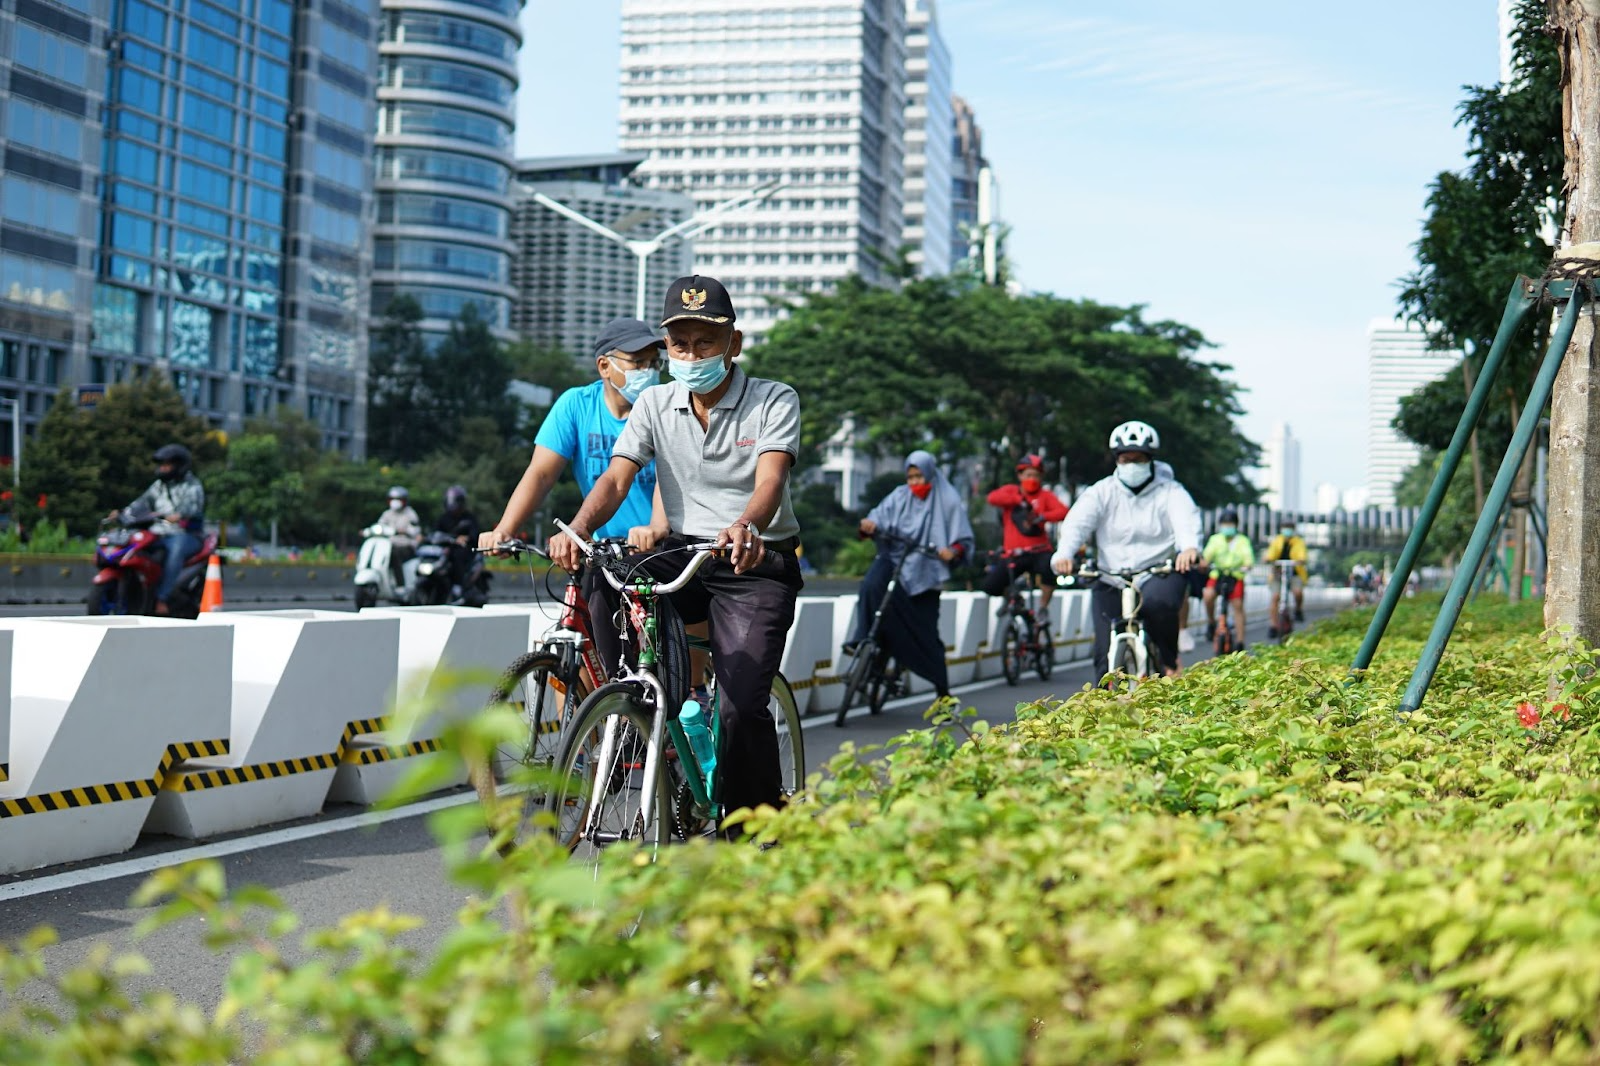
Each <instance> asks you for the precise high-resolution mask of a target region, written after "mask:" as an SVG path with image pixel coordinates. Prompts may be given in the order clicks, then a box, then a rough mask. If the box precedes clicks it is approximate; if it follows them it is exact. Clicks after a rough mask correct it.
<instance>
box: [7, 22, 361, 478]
mask: <svg viewBox="0 0 1600 1066" xmlns="http://www.w3.org/2000/svg"><path fill="white" fill-rule="evenodd" d="M74 9H76V10H74ZM93 10H94V11H96V12H98V13H99V14H100V16H101V17H102V18H104V19H105V20H106V21H104V22H100V21H98V20H97V19H95V18H93V17H91V5H90V4H89V3H88V2H87V0H65V2H64V3H51V2H47V0H15V7H14V9H13V11H12V12H11V13H8V14H0V55H7V56H9V59H10V68H11V69H10V70H9V72H8V74H9V86H10V89H11V92H10V94H9V95H8V97H7V98H6V99H5V100H4V101H3V103H0V107H3V108H4V110H5V112H6V115H5V122H4V129H5V130H6V132H7V137H8V138H9V140H8V141H7V142H6V143H5V145H4V149H5V153H6V162H5V176H4V180H5V181H6V182H7V183H8V187H7V195H6V197H5V200H6V202H7V207H6V212H7V216H8V222H7V226H8V233H9V227H10V225H11V222H10V221H9V216H10V214H11V213H12V211H13V208H12V205H13V204H14V203H17V202H18V201H14V200H13V199H12V196H11V195H10V187H9V183H11V182H13V181H14V180H18V181H20V180H26V181H28V182H30V183H31V185H30V187H29V188H27V189H26V192H27V195H28V196H29V197H30V198H31V199H32V200H38V198H39V197H41V196H44V197H46V198H47V199H48V201H49V202H50V203H51V204H52V205H53V209H52V210H51V211H49V212H33V213H32V214H33V217H34V219H35V221H34V224H33V225H32V227H31V228H30V230H29V232H27V233H26V234H24V237H25V238H26V239H25V240H11V239H7V240H6V241H5V242H0V243H3V247H4V249H5V250H6V251H8V252H9V251H11V250H12V247H13V245H16V246H17V248H18V250H19V254H18V255H17V256H16V257H15V258H16V259H17V260H19V261H21V265H20V266H19V265H17V263H16V262H12V261H10V260H7V262H6V265H5V266H4V268H3V273H0V331H3V330H4V329H5V327H6V326H7V325H11V324H14V321H15V319H16V317H17V315H18V313H19V312H25V313H26V314H28V315H30V316H31V318H32V321H31V323H30V330H29V332H30V333H32V334H34V335H35V337H37V338H38V339H37V340H32V339H29V338H27V337H23V338H19V341H20V342H21V343H22V345H23V349H24V351H26V350H27V346H28V345H31V344H39V343H45V344H46V345H48V344H49V343H51V341H50V338H52V337H58V338H59V340H60V345H61V349H62V357H61V360H60V364H59V366H58V368H57V369H56V374H55V377H56V379H57V381H60V382H71V381H76V382H78V383H83V384H108V383H112V382H117V381H122V380H124V379H126V378H127V377H128V376H129V375H130V374H135V373H138V372H140V370H141V369H142V368H147V367H153V366H159V367H162V368H163V369H165V370H166V371H167V372H168V373H169V374H170V376H171V377H172V379H173V381H174V382H175V383H176V384H177V385H178V387H179V388H180V389H181V390H182V391H183V393H184V395H185V396H186V397H187V399H188V401H189V403H190V406H191V407H192V408H193V409H194V410H195V411H196V412H198V413H200V414H203V415H205V416H206V417H207V418H209V419H210V420H211V421H212V422H213V423H214V424H216V425H218V426H221V427H223V428H227V429H231V430H237V429H238V428H239V427H240V426H241V425H242V423H243V421H244V419H246V418H248V417H251V416H253V415H261V414H267V413H270V412H272V411H273V410H275V409H277V408H280V407H288V408H292V409H294V410H297V411H300V412H301V413H303V414H306V415H308V416H309V417H310V418H311V419H312V420H313V421H315V422H316V423H318V424H319V425H320V426H321V427H322V430H323V437H324V443H325V445H327V446H329V447H334V448H338V449H339V450H342V451H344V452H346V453H350V454H360V453H361V452H362V451H363V450H364V422H365V417H364V392H365V372H366V337H367V322H366V315H367V308H368V296H369V293H368V288H367V281H366V279H367V278H368V277H369V276H370V262H371V260H370V252H369V250H368V248H369V242H368V241H367V239H366V235H367V233H368V231H369V228H370V227H369V226H368V221H369V219H370V218H371V214H372V201H371V193H370V191H369V190H370V188H371V172H370V169H369V167H370V164H369V160H370V158H371V146H372V130H373V126H374V121H373V107H374V105H373V97H374V80H375V74H376V70H377V48H376V44H377V39H378V28H379V12H378V9H377V4H376V3H375V2H374V0H320V2H319V3H318V4H317V5H316V7H315V8H312V7H310V6H308V5H303V4H302V5H298V6H297V5H296V4H294V3H291V2H290V0H232V2H219V3H216V4H213V3H209V2H207V0H173V2H166V3H160V2H154V0H110V3H109V6H108V7H106V8H103V7H101V6H100V5H99V4H95V5H93ZM100 40H103V41H104V42H105V48H104V49H103V50H101V49H96V48H95V47H93V45H94V42H96V41H100ZM22 64H34V65H43V66H46V67H48V68H49V69H46V70H43V71H37V72H35V71H31V70H30V71H21V70H20V67H21V65H22ZM19 74H20V75H21V80H20V82H19ZM19 84H20V85H21V86H22V92H19V90H18V86H19ZM67 86H75V89H71V90H69V89H68V88H67ZM85 86H92V87H97V88H96V91H88V90H85V89H84V87H85ZM102 91H103V96H102V95H101V92H102ZM74 92H75V93H76V94H77V95H76V96H74V95H73V93H74ZM19 105H20V106H19ZM101 116H103V123H104V125H103V127H101V125H100V123H99V122H98V121H97V119H99V118H100V117H101ZM19 137H20V138H21V139H22V141H23V143H22V144H21V145H20V146H19V145H18V144H17V141H18V139H19ZM74 148H76V149H77V151H76V158H73V156H74V153H73V151H72V150H73V149H74ZM14 150H20V151H21V152H22V153H23V154H22V155H21V156H18V157H17V159H20V161H21V165H20V166H19V165H17V161H16V160H14V158H13V152H14ZM74 185H76V192H77V195H78V196H79V198H80V201H82V200H87V201H88V202H87V203H83V202H80V204H79V210H78V212H77V216H76V221H77V222H78V232H77V233H76V234H73V235H69V234H67V233H65V232H62V233H41V232H39V231H40V230H41V229H44V228H47V227H45V226H43V225H42V224H41V221H40V220H44V219H51V220H65V221H61V222H60V223H59V226H58V228H60V229H63V230H65V229H66V228H68V227H69V225H70V221H71V216H70V214H69V213H67V212H65V211H64V210H63V207H64V204H65V201H64V200H63V199H62V196H63V193H64V192H65V193H68V194H70V193H71V192H72V191H73V186H74ZM34 186H37V188H34ZM41 190H42V191H41ZM30 202H31V201H30ZM16 210H17V211H19V212H20V208H17V209H16ZM17 225H18V228H19V229H22V228H24V226H25V225H26V224H25V223H20V222H19V223H18V224H17ZM74 236H75V237H76V243H75V244H74V243H73V240H72V237H74ZM69 246H71V247H70V250H71V251H72V252H74V253H75V255H73V256H69V255H68V254H67V253H68V251H69ZM69 258H72V259H74V260H75V261H72V262H68V259H69ZM30 272H31V273H30ZM69 274H70V275H71V276H70V278H69ZM85 310H87V311H88V312H89V313H88V314H87V315H85V314H83V312H84V311H85ZM55 311H62V312H64V314H63V316H62V319H63V323H66V322H67V321H68V320H71V319H73V318H74V317H75V319H76V324H72V325H65V326H64V328H65V329H66V330H67V331H68V332H70V337H65V336H60V330H57V331H56V332H55V333H52V332H51V331H50V330H48V329H41V326H40V323H41V322H43V323H44V325H46V326H49V325H52V324H53V323H54V322H55V319H54V318H53V317H52V313H53V312H55ZM19 332H21V331H19ZM44 350H46V351H48V350H50V349H49V348H48V347H46V348H45V349H44ZM5 369H6V368H5V367H4V366H0V372H3V371H4V370H5ZM24 369H26V368H25V367H24ZM46 376H48V375H46ZM9 384H11V382H10V381H9V380H7V379H5V378H4V377H3V375H0V390H3V389H4V388H5V386H7V385H9ZM53 384H55V383H54V382H41V383H40V385H41V386H43V385H53ZM29 387H31V384H30V386H29Z"/></svg>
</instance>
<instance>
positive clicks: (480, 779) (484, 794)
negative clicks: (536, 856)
mask: <svg viewBox="0 0 1600 1066" xmlns="http://www.w3.org/2000/svg"><path fill="white" fill-rule="evenodd" d="M562 678H563V668H562V661H561V656H560V655H558V654H556V653H554V652H549V651H537V652H529V653H528V654H526V655H520V656H518V657H517V658H516V659H513V660H512V662H511V665H510V666H509V667H507V668H506V672H505V673H504V674H502V675H501V677H500V680H499V682H498V683H496V685H495V687H494V691H493V692H491V693H490V694H489V704H488V706H489V708H491V709H493V708H498V707H509V708H510V709H511V710H513V711H515V712H516V714H517V715H518V717H519V718H520V719H521V727H520V728H519V729H518V730H517V732H516V735H515V736H514V737H512V738H508V739H506V740H502V741H499V742H498V743H497V744H496V745H495V747H494V748H493V749H492V750H490V751H489V752H487V754H486V757H485V759H484V761H483V763H482V765H478V766H473V767H471V768H470V772H469V777H470V778H471V780H472V785H473V788H475V789H476V790H477V792H478V799H479V801H480V802H482V804H483V806H484V812H485V815H486V817H487V818H488V821H489V824H490V826H491V828H492V829H499V828H500V827H502V826H508V827H509V828H510V837H509V838H508V839H507V840H506V841H505V842H504V843H502V845H501V851H502V852H509V851H510V849H512V848H513V847H515V846H516V844H517V842H518V841H520V840H523V839H525V838H526V836H527V833H528V826H529V825H530V824H531V822H532V821H533V819H534V817H535V816H537V815H538V814H539V812H541V811H543V810H544V809H545V801H546V800H547V799H548V795H547V793H548V780H547V779H543V780H542V779H541V774H540V771H544V772H545V773H546V774H547V773H548V771H549V769H550V767H551V765H552V764H553V763H554V762H555V757H556V749H557V747H558V745H559V743H560V729H561V721H562V718H563V715H564V714H565V713H567V712H569V711H570V710H571V709H572V708H573V707H575V706H576V705H577V695H578V694H577V693H576V692H575V691H573V686H572V685H570V684H568V683H566V682H564V681H563V680H562Z"/></svg>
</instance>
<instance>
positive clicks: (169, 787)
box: [161, 753, 339, 792]
mask: <svg viewBox="0 0 1600 1066" xmlns="http://www.w3.org/2000/svg"><path fill="white" fill-rule="evenodd" d="M338 765H339V756H338V754H337V753H335V754H329V755H307V756H306V757H304V758H301V759H280V760H279V761H277V762H261V763H256V764H254V765H253V766H223V767H219V768H218V769H215V770H180V771H179V772H178V773H176V774H173V775H172V776H170V777H168V778H167V780H165V781H163V782H162V783H161V787H162V789H163V790H165V791H167V792H195V791H198V790H200V789H203V788H217V787H219V786H222V785H242V784H244V783H245V782H247V781H268V780H271V779H272V778H275V777H288V776H290V775H291V774H304V773H310V772H311V771H313V770H332V769H335V768H336V767H337V766H338Z"/></svg>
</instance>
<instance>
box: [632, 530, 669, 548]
mask: <svg viewBox="0 0 1600 1066" xmlns="http://www.w3.org/2000/svg"><path fill="white" fill-rule="evenodd" d="M669 532H670V530H668V529H666V528H665V527H662V526H634V527H633V528H632V529H630V530H628V545H629V547H632V548H634V549H636V550H638V551H642V552H647V551H653V550H654V549H655V546H656V545H657V544H660V543H661V541H662V539H663V538H665V537H666V535H667V534H668V533H669Z"/></svg>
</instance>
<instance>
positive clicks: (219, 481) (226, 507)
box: [206, 434, 306, 538]
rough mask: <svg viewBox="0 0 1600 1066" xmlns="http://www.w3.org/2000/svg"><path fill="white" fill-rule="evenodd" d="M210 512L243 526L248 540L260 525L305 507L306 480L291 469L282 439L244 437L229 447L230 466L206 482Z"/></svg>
mask: <svg viewBox="0 0 1600 1066" xmlns="http://www.w3.org/2000/svg"><path fill="white" fill-rule="evenodd" d="M206 499H207V510H208V511H210V512H211V513H212V514H214V515H216V517H218V518H221V519H225V520H227V521H231V522H242V523H243V524H244V528H245V536H246V538H253V536H254V535H255V531H256V527H257V525H259V524H272V523H276V522H280V521H283V520H284V519H287V518H290V517H291V516H293V515H294V514H295V513H296V512H298V511H299V510H300V508H301V507H302V506H303V505H304V503H305V499H306V484H305V478H304V476H303V475H302V474H301V473H300V471H298V470H295V469H293V468H291V467H290V466H289V463H288V455H287V454H286V452H285V449H284V447H283V445H282V443H281V442H280V441H279V439H278V438H277V437H275V436H271V435H266V434H245V435H244V436H241V437H239V438H238V439H237V440H235V441H233V442H232V443H231V444H229V446H228V463H227V465H226V466H224V467H223V468H222V469H221V470H218V471H216V472H215V473H213V474H212V475H211V476H210V477H209V478H207V479H206Z"/></svg>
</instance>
